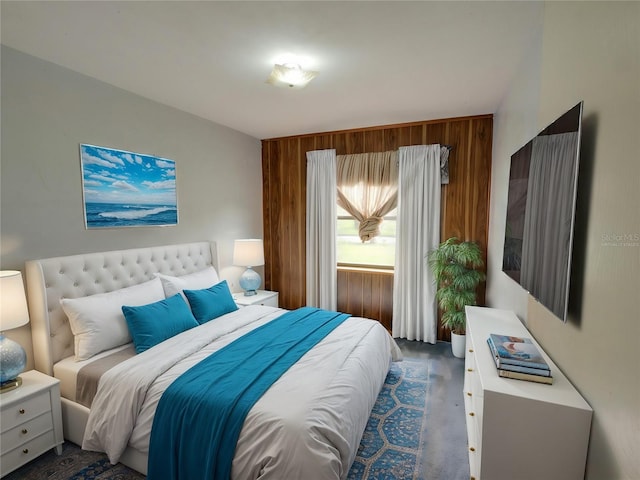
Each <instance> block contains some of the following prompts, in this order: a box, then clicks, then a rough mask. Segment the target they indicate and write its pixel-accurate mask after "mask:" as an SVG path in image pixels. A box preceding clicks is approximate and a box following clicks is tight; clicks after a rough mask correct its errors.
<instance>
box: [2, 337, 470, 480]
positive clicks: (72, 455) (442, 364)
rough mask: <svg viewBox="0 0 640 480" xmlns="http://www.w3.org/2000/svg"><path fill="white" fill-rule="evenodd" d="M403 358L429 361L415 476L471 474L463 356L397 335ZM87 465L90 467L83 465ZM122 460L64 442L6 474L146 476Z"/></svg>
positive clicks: (51, 478) (84, 478)
mask: <svg viewBox="0 0 640 480" xmlns="http://www.w3.org/2000/svg"><path fill="white" fill-rule="evenodd" d="M398 344H399V345H400V348H401V349H402V351H403V354H404V356H405V358H407V359H411V360H418V361H428V372H429V382H428V383H429V385H428V390H427V405H426V415H425V421H424V424H425V426H426V434H425V435H423V439H424V440H423V442H422V444H423V445H424V446H423V447H422V448H423V449H424V450H423V451H422V454H421V455H419V456H418V457H419V458H421V468H420V471H419V472H417V474H416V475H415V476H413V478H420V479H424V480H440V479H442V480H458V479H460V480H462V479H468V478H469V463H468V457H467V447H466V445H467V435H466V427H465V418H464V403H463V396H462V385H463V377H464V368H463V367H464V360H462V359H457V358H455V357H453V355H452V354H451V346H450V344H449V343H444V342H440V343H438V344H436V345H430V344H426V343H422V342H412V341H407V340H398ZM87 467H89V468H87ZM144 478H145V477H144V476H143V475H140V474H139V473H137V472H134V471H133V470H130V469H128V468H127V467H125V466H123V465H120V464H118V465H116V466H113V465H110V464H109V462H108V461H107V460H106V458H105V456H104V455H101V454H97V453H92V452H85V451H82V450H80V449H79V448H78V447H77V446H76V445H73V444H71V443H68V442H66V443H65V445H64V449H63V454H62V456H61V457H58V456H56V455H55V454H54V453H53V452H52V451H50V452H48V453H46V454H44V455H42V456H41V457H39V458H38V459H36V460H34V461H33V462H31V463H30V464H28V465H25V466H24V467H22V468H20V469H18V470H17V471H15V472H13V473H12V474H9V475H8V476H7V477H4V479H5V480H26V479H29V480H35V479H47V480H88V479H91V480H140V479H144ZM368 478H369V479H370V480H381V479H382V478H385V479H389V480H391V479H402V480H405V478H412V476H409V477H404V476H389V475H384V474H383V475H382V476H376V475H375V474H374V473H373V472H372V473H371V475H370V476H369V477H368Z"/></svg>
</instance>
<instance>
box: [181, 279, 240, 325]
mask: <svg viewBox="0 0 640 480" xmlns="http://www.w3.org/2000/svg"><path fill="white" fill-rule="evenodd" d="M184 294H185V295H186V296H187V299H188V300H189V305H190V306H191V311H192V312H193V316H194V317H196V320H197V321H198V323H200V324H202V323H206V322H208V321H209V320H213V319H214V318H218V317H219V316H221V315H224V314H225V313H229V312H235V311H236V310H238V306H237V305H236V302H234V301H233V296H232V295H231V291H230V290H229V285H227V281H226V280H223V281H222V282H220V283H218V284H216V285H214V286H213V287H211V288H206V289H204V290H185V291H184Z"/></svg>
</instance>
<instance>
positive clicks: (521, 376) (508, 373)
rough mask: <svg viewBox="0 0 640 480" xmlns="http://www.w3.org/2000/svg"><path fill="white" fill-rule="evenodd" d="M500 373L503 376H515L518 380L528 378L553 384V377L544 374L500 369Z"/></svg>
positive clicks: (528, 379)
mask: <svg viewBox="0 0 640 480" xmlns="http://www.w3.org/2000/svg"><path fill="white" fill-rule="evenodd" d="M498 375H499V376H500V377H503V378H514V379H516V380H527V381H529V382H535V383H545V384H547V385H551V384H552V383H553V377H543V376H542V375H530V374H528V373H521V372H512V371H510V370H502V369H498Z"/></svg>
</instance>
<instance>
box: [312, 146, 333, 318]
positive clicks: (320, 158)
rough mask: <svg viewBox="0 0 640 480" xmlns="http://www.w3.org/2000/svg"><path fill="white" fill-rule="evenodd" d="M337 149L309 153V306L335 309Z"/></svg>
mask: <svg viewBox="0 0 640 480" xmlns="http://www.w3.org/2000/svg"><path fill="white" fill-rule="evenodd" d="M336 191H337V187H336V151H335V150H315V151H312V152H307V245H306V247H307V305H309V306H313V307H319V308H323V309H325V310H336V309H337V307H338V272H337V263H336V222H337V213H336V210H337V206H336V203H337V200H336Z"/></svg>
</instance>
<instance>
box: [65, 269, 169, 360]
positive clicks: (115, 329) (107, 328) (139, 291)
mask: <svg viewBox="0 0 640 480" xmlns="http://www.w3.org/2000/svg"><path fill="white" fill-rule="evenodd" d="M159 300H164V290H163V289H162V282H160V279H158V278H154V279H153V280H149V281H148V282H144V283H140V284H138V285H133V286H132V287H127V288H122V289H120V290H114V291H113V292H107V293H98V294H96V295H91V296H89V297H82V298H63V299H61V300H60V304H61V305H62V309H63V310H64V313H66V314H67V317H69V325H70V326H71V331H72V332H73V336H74V342H75V344H74V347H75V359H76V361H80V360H87V359H88V358H91V357H92V356H94V355H96V354H97V353H100V352H103V351H105V350H109V349H111V348H115V347H118V346H120V345H124V344H125V343H129V342H131V334H130V333H129V328H128V327H127V321H126V320H125V318H124V314H123V313H122V306H123V305H129V306H132V307H136V306H140V305H147V304H149V303H153V302H157V301H159Z"/></svg>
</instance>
